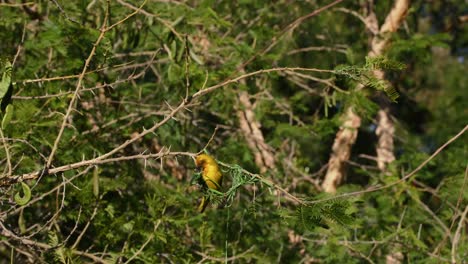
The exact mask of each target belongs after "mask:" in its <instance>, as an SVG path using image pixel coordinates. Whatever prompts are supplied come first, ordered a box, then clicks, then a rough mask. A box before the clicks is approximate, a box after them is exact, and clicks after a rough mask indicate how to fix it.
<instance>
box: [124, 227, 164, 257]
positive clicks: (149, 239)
mask: <svg viewBox="0 0 468 264" xmlns="http://www.w3.org/2000/svg"><path fill="white" fill-rule="evenodd" d="M159 224H161V219H159V220H158V222H157V223H156V224H155V225H154V229H153V232H152V233H151V235H150V236H149V237H148V239H147V240H146V242H145V243H144V244H143V245H141V247H140V248H139V249H138V251H137V252H135V254H133V256H132V257H131V258H129V259H128V260H127V261H126V262H125V264H127V263H130V261H132V260H133V259H134V258H136V257H137V256H138V255H140V254H141V252H143V249H145V247H146V245H148V243H149V242H151V240H153V238H154V233H155V232H156V230H157V229H158V227H159Z"/></svg>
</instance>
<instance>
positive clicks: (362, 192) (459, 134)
mask: <svg viewBox="0 0 468 264" xmlns="http://www.w3.org/2000/svg"><path fill="white" fill-rule="evenodd" d="M466 130H468V125H466V126H465V128H463V129H462V130H461V131H460V132H458V134H456V135H455V136H453V137H452V138H451V139H449V140H448V141H447V142H445V144H443V145H442V146H441V147H440V148H438V149H437V150H436V151H435V152H434V153H433V154H432V155H431V156H430V157H429V158H427V159H426V160H425V161H424V162H423V163H421V164H419V166H418V167H417V168H416V169H415V170H413V171H412V172H411V173H409V174H407V175H405V176H404V177H403V178H401V179H399V180H397V181H395V182H392V183H389V184H387V185H384V186H372V187H370V188H368V189H366V190H363V191H357V192H350V193H344V194H340V195H336V196H333V197H330V198H324V199H319V200H315V201H311V202H308V204H316V203H321V202H325V201H330V200H334V199H338V198H345V197H352V196H357V195H361V194H364V193H371V192H375V191H380V190H383V189H388V188H390V187H392V186H395V185H397V184H400V183H402V182H404V181H406V180H407V179H409V178H410V177H412V176H413V175H414V174H416V173H417V172H418V171H420V170H421V169H422V168H423V167H424V166H425V165H426V164H427V163H428V162H429V161H431V160H432V159H433V158H434V157H435V156H437V155H438V154H439V153H440V152H441V151H442V150H443V149H445V148H446V147H447V146H448V145H450V144H451V143H452V142H454V141H455V140H457V139H458V138H459V137H460V136H461V135H463V133H465V132H466Z"/></svg>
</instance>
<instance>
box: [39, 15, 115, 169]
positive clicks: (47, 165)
mask: <svg viewBox="0 0 468 264" xmlns="http://www.w3.org/2000/svg"><path fill="white" fill-rule="evenodd" d="M108 16H109V9H107V10H106V15H105V18H104V22H103V24H102V26H101V29H100V31H101V34H99V37H98V39H97V40H96V42H95V43H94V44H93V49H92V50H91V52H90V53H89V56H88V58H87V59H86V61H85V65H84V67H83V70H82V71H81V74H80V77H79V78H78V82H77V84H76V88H75V92H74V93H73V96H72V98H71V100H70V103H69V104H68V109H67V112H66V113H65V116H64V117H63V121H62V125H61V126H60V130H59V133H58V135H57V138H56V139H55V142H54V146H53V147H52V151H51V152H50V155H49V158H48V159H47V163H46V168H49V167H50V165H51V164H52V160H53V159H54V155H55V152H56V151H57V148H58V144H59V142H60V139H61V138H62V134H63V131H64V130H65V126H66V125H67V122H68V118H69V116H70V114H71V112H72V110H73V105H74V104H75V101H76V99H77V97H78V92H79V91H80V88H81V83H82V81H83V79H84V76H85V74H86V70H87V69H88V67H89V63H90V62H91V59H92V58H93V57H94V54H95V52H96V49H97V47H98V45H99V43H100V42H101V40H102V39H103V38H104V35H105V34H106V28H105V24H106V22H107V18H108Z"/></svg>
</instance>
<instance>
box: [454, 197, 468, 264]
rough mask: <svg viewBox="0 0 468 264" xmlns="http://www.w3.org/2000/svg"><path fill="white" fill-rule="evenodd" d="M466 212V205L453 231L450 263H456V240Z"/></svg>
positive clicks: (467, 208)
mask: <svg viewBox="0 0 468 264" xmlns="http://www.w3.org/2000/svg"><path fill="white" fill-rule="evenodd" d="M467 214H468V206H466V207H465V211H463V214H462V215H461V217H460V221H458V227H457V231H455V235H454V236H453V240H452V264H456V263H457V259H456V254H457V246H458V242H460V234H461V230H462V228H463V223H464V222H465V219H466V215H467Z"/></svg>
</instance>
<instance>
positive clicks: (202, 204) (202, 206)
mask: <svg viewBox="0 0 468 264" xmlns="http://www.w3.org/2000/svg"><path fill="white" fill-rule="evenodd" d="M209 202H210V198H209V197H205V196H203V197H202V200H201V202H200V205H199V206H198V212H199V213H203V211H205V208H206V207H207V206H208V204H209Z"/></svg>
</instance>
